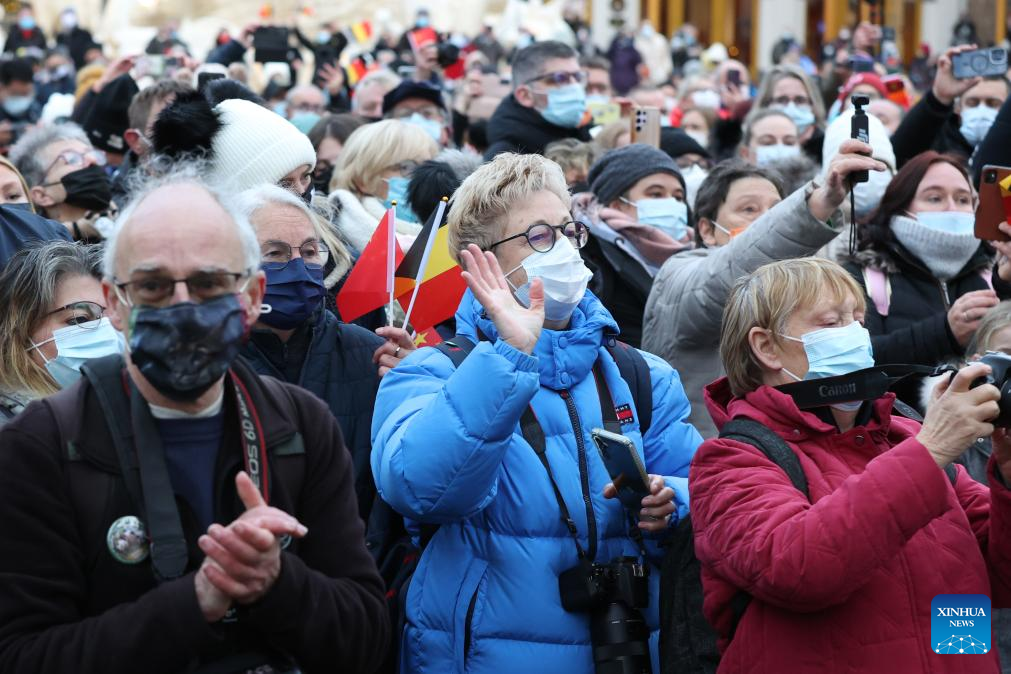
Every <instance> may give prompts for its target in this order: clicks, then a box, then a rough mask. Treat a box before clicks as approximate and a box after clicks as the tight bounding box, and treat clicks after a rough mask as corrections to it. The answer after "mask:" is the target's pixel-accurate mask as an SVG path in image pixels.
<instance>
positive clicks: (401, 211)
mask: <svg viewBox="0 0 1011 674" xmlns="http://www.w3.org/2000/svg"><path fill="white" fill-rule="evenodd" d="M410 183H411V181H410V179H408V178H404V177H403V176H393V177H392V178H387V179H386V185H387V188H386V201H384V202H383V204H384V205H385V206H386V208H387V209H390V208H392V207H393V202H394V201H396V202H397V219H398V220H405V221H407V222H417V221H418V216H417V215H415V214H414V211H412V210H411V204H410V203H409V202H408V200H407V186H408V185H409V184H410Z"/></svg>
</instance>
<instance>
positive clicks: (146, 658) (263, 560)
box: [0, 174, 388, 673]
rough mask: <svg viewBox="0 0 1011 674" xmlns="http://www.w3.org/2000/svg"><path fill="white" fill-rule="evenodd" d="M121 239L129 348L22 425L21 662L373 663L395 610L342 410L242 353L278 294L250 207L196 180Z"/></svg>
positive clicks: (12, 471)
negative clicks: (362, 509)
mask: <svg viewBox="0 0 1011 674" xmlns="http://www.w3.org/2000/svg"><path fill="white" fill-rule="evenodd" d="M115 231H116V233H115V235H114V236H113V237H112V238H111V239H110V240H109V241H108V242H107V248H106V258H105V265H104V266H105V270H104V273H105V278H104V279H103V292H104V299H105V303H106V307H107V315H108V316H109V318H110V320H111V321H112V323H113V324H114V326H115V327H116V328H117V329H119V330H122V331H123V333H124V335H125V336H126V339H127V342H128V345H129V351H128V354H127V355H126V357H125V362H124V359H121V358H120V357H119V356H111V357H108V358H103V359H99V360H96V361H91V362H89V363H88V364H86V365H84V366H83V368H82V370H83V374H84V377H83V378H82V379H81V380H80V382H79V383H77V384H75V385H73V386H71V387H70V388H68V389H64V390H63V391H61V392H60V393H57V394H55V395H54V396H51V397H50V398H47V399H45V400H42V401H37V402H34V403H32V404H30V405H29V406H28V407H27V408H26V409H25V410H24V411H23V412H22V413H21V415H19V417H18V418H17V419H15V420H14V421H12V422H11V423H10V424H8V425H7V426H5V427H4V429H3V430H2V431H0V447H3V450H4V451H3V452H0V511H2V512H3V513H4V518H3V521H2V522H0V549H4V550H5V551H7V552H8V554H5V555H3V556H2V559H0V672H14V671H32V672H54V673H57V672H60V673H62V672H70V671H73V672H135V671H138V670H143V671H145V672H180V671H222V672H235V671H257V672H295V671H337V670H338V669H341V670H342V671H343V670H345V669H346V671H356V672H357V671H362V672H365V671H373V670H374V669H375V667H376V666H378V664H379V662H380V660H381V658H382V656H383V655H384V654H385V652H386V650H387V637H388V627H387V621H388V619H387V617H386V608H385V605H384V600H383V587H382V582H381V580H380V579H379V576H378V574H377V572H376V569H375V565H374V563H373V561H372V558H371V556H370V555H369V553H368V550H367V549H366V547H365V544H364V539H363V528H362V523H361V520H360V519H359V517H358V513H357V507H356V505H355V495H354V490H353V486H352V477H351V460H350V455H349V453H348V451H347V449H346V448H345V446H344V443H343V440H342V439H341V434H340V430H339V428H338V425H337V422H336V420H335V419H334V418H333V416H332V415H331V414H330V413H329V410H328V409H327V407H326V406H325V405H324V404H323V403H322V402H321V401H319V400H318V399H317V398H315V397H314V396H312V395H311V394H309V393H307V392H305V391H303V390H301V389H299V388H297V387H294V386H290V385H287V384H282V383H280V382H278V381H276V380H273V379H269V378H263V379H261V378H259V377H257V376H256V375H255V374H254V373H253V372H252V371H250V370H249V369H248V368H247V367H246V366H244V365H243V364H242V363H241V361H239V360H237V359H236V356H237V354H238V351H239V347H240V345H241V343H242V341H243V340H244V339H245V336H246V334H247V332H248V331H249V329H250V328H251V327H252V325H253V324H254V323H255V322H256V321H257V320H258V318H259V315H260V313H261V300H262V299H263V297H264V274H263V273H262V272H261V271H260V265H261V251H260V247H259V245H258V244H257V240H256V236H255V234H254V233H253V231H252V229H251V227H250V225H249V222H248V220H247V219H246V218H245V217H244V216H242V215H241V213H239V212H238V210H237V209H235V208H234V207H232V206H231V205H229V203H228V202H227V201H225V198H224V197H223V196H221V195H220V194H219V193H217V192H215V191H213V190H211V189H209V188H207V187H205V186H203V185H201V184H199V183H197V182H196V179H195V178H193V177H192V174H191V175H187V176H175V177H169V178H163V179H162V180H161V182H160V183H158V184H155V185H153V186H149V187H147V188H143V189H140V190H138V191H137V198H136V201H135V202H134V203H133V205H131V206H130V207H129V208H127V210H126V211H125V212H124V214H123V215H122V216H121V218H120V220H119V222H118V224H117V228H116V230H115Z"/></svg>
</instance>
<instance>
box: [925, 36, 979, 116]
mask: <svg viewBox="0 0 1011 674" xmlns="http://www.w3.org/2000/svg"><path fill="white" fill-rule="evenodd" d="M975 48H976V45H974V44H964V45H961V46H959V47H952V48H951V49H949V50H948V51H946V52H944V54H942V55H941V58H939V59H937V74H936V75H934V84H933V86H932V87H931V91H932V92H933V93H934V98H936V99H937V100H939V101H940V102H941V103H944V104H945V105H951V104H952V103H954V102H955V99H956V98H958V97H959V96H961V95H962V94H964V93H965V92H967V91H969V89H972V88H973V87H974V86H976V85H977V84H979V83H980V82H982V81H983V78H982V77H969V78H967V79H964V80H958V79H955V76H954V74H952V71H951V57H952V56H954V55H955V54H961V53H962V52H964V51H972V50H973V49H975Z"/></svg>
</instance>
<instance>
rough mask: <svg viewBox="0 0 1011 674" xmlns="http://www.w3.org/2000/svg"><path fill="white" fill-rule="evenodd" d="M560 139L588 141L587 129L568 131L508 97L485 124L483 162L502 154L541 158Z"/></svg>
mask: <svg viewBox="0 0 1011 674" xmlns="http://www.w3.org/2000/svg"><path fill="white" fill-rule="evenodd" d="M563 138H575V139H577V140H582V141H589V140H590V127H589V126H579V127H576V128H574V129H569V128H566V127H564V126H557V125H555V124H552V123H551V122H549V121H548V120H546V119H544V117H542V116H541V113H539V112H537V111H536V110H534V109H533V108H525V107H523V106H522V105H520V104H519V103H517V102H516V99H515V98H514V97H513V95H512V94H510V95H508V96H506V97H505V98H503V99H502V102H501V103H499V106H498V107H497V108H496V109H495V113H494V114H493V115H492V116H491V119H490V120H488V150H487V151H486V152H485V153H484V160H485V161H490V160H491V159H493V158H494V157H495V155H499V154H502V153H503V152H518V153H519V154H544V148H545V147H546V146H547V145H548V144H549V143H552V142H554V141H556V140H562V139H563Z"/></svg>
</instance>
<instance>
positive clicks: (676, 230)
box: [622, 197, 688, 241]
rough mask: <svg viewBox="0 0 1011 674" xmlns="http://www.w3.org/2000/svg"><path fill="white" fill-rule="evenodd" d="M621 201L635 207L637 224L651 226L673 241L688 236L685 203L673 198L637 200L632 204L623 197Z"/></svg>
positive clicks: (686, 207)
mask: <svg viewBox="0 0 1011 674" xmlns="http://www.w3.org/2000/svg"><path fill="white" fill-rule="evenodd" d="M622 200H623V201H624V202H625V203H627V204H631V205H633V206H635V210H636V214H637V215H636V219H637V220H638V221H639V224H642V225H652V226H653V227H656V228H657V229H659V230H660V231H661V232H663V233H664V234H666V235H667V236H669V237H670V238H672V239H674V240H675V241H680V240H681V239H683V238H685V235H686V234H688V206H687V204H685V202H683V201H678V200H677V199H675V198H673V197H668V198H666V199H639V200H638V201H636V202H635V203H634V204H633V203H632V202H631V201H629V200H628V199H625V198H624V197H623V198H622Z"/></svg>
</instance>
